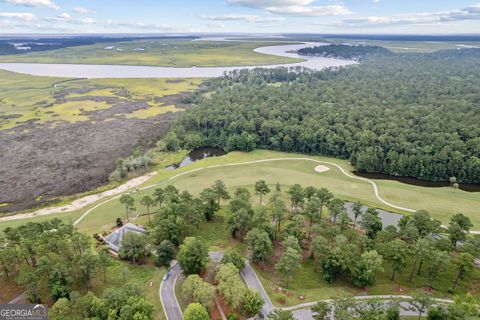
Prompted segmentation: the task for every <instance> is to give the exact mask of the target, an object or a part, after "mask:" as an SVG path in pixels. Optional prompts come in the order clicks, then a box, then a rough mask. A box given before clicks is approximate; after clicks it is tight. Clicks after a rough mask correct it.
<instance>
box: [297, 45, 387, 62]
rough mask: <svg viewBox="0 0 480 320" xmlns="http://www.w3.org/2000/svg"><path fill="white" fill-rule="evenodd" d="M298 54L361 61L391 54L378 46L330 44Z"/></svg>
mask: <svg viewBox="0 0 480 320" xmlns="http://www.w3.org/2000/svg"><path fill="white" fill-rule="evenodd" d="M298 54H300V55H304V56H318V57H327V58H341V59H349V60H357V61H361V60H363V59H365V58H366V57H368V56H370V57H371V56H388V55H391V54H393V53H392V52H391V51H390V50H388V49H385V48H383V47H379V46H363V45H345V44H330V45H328V46H318V47H308V48H303V49H300V50H298Z"/></svg>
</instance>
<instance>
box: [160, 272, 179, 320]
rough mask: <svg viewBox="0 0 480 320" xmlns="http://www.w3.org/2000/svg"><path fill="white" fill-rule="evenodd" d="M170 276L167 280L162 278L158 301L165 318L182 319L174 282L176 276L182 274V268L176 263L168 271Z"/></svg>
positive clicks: (168, 319)
mask: <svg viewBox="0 0 480 320" xmlns="http://www.w3.org/2000/svg"><path fill="white" fill-rule="evenodd" d="M169 274H170V276H169V277H168V279H167V280H162V283H161V284H160V290H159V293H160V301H161V302H162V306H163V311H164V312H165V316H166V317H167V320H183V314H182V310H181V309H180V306H179V304H178V301H177V297H176V296H175V283H176V282H177V278H178V277H179V276H180V275H181V274H182V268H180V265H179V264H178V263H177V264H176V265H175V266H173V268H172V269H171V270H170V271H169Z"/></svg>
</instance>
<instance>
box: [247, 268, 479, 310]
mask: <svg viewBox="0 0 480 320" xmlns="http://www.w3.org/2000/svg"><path fill="white" fill-rule="evenodd" d="M412 263H413V261H409V262H408V264H407V267H406V268H405V269H404V270H403V271H402V272H401V274H400V275H397V277H396V278H395V281H390V275H391V268H390V267H389V266H388V265H387V264H384V268H385V271H384V272H381V273H379V274H378V275H377V282H376V284H375V285H374V286H373V287H371V288H369V289H368V294H370V295H385V294H406V295H412V294H415V293H416V292H420V291H422V290H424V289H425V288H426V287H427V284H428V280H427V278H426V277H425V276H424V275H423V274H422V275H417V276H415V277H414V279H413V281H412V282H411V283H409V282H408V281H407V277H408V274H409V272H410V270H411V267H412ZM254 268H255V270H256V272H257V275H258V276H259V279H260V281H261V282H262V284H263V286H264V288H265V290H266V291H267V293H268V295H269V296H270V298H271V300H272V303H274V304H275V305H277V306H282V305H283V306H293V305H297V304H300V303H302V302H309V301H317V300H325V299H330V298H331V297H333V296H335V295H336V294H337V293H339V292H340V291H346V292H349V293H351V294H353V295H360V294H364V293H365V292H364V291H363V290H361V289H358V288H355V287H353V286H351V285H350V284H349V282H348V281H347V279H339V280H337V281H335V282H334V283H332V284H330V283H328V282H326V281H325V280H324V279H323V276H322V273H321V272H318V273H316V272H315V271H314V266H313V262H312V260H310V259H307V260H306V261H304V262H303V263H302V267H301V268H300V269H298V270H296V271H295V272H294V274H293V275H292V277H291V281H290V284H289V288H288V289H282V291H283V292H282V291H279V290H278V288H284V281H283V280H282V279H280V277H279V275H278V274H277V272H275V271H274V272H272V268H271V267H270V268H267V269H265V270H262V269H261V268H259V267H258V266H254ZM455 274H456V272H455V270H454V268H453V267H451V266H450V267H449V268H448V269H447V270H446V271H445V272H443V273H442V274H440V275H439V277H438V279H436V281H434V290H433V291H432V294H433V296H434V297H436V298H452V295H450V294H449V293H448V290H449V289H450V288H451V285H452V282H453V279H454V278H455ZM479 285H480V271H479V270H475V272H474V274H473V276H472V277H471V278H470V279H469V280H467V281H463V282H462V283H461V284H460V286H459V287H458V289H457V290H456V291H455V293H456V294H465V293H467V292H470V293H472V294H473V295H476V292H477V288H478V286H479ZM399 288H401V291H400V290H399ZM285 291H289V292H291V293H292V295H287V294H286V293H285ZM300 296H304V298H305V300H301V299H300ZM476 297H478V295H476ZM281 299H285V300H284V301H285V303H281V302H282V300H281ZM478 299H480V297H478ZM479 301H480V300H479Z"/></svg>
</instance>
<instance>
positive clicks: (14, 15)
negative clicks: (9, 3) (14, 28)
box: [0, 12, 37, 21]
mask: <svg viewBox="0 0 480 320" xmlns="http://www.w3.org/2000/svg"><path fill="white" fill-rule="evenodd" d="M1 18H5V19H15V20H22V21H35V20H37V17H35V15H33V14H31V13H27V12H0V19H1Z"/></svg>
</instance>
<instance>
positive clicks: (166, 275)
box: [163, 272, 170, 281]
mask: <svg viewBox="0 0 480 320" xmlns="http://www.w3.org/2000/svg"><path fill="white" fill-rule="evenodd" d="M169 276H170V273H168V272H167V273H165V275H164V276H163V281H167V279H168V277H169Z"/></svg>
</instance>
